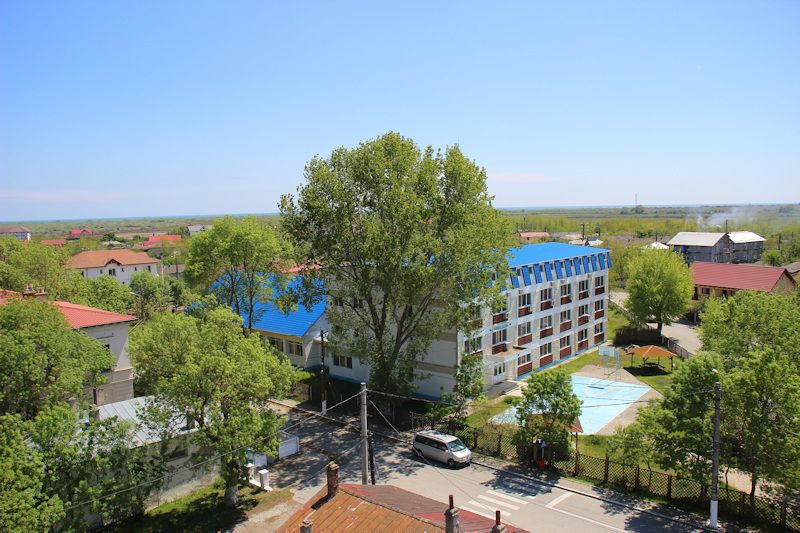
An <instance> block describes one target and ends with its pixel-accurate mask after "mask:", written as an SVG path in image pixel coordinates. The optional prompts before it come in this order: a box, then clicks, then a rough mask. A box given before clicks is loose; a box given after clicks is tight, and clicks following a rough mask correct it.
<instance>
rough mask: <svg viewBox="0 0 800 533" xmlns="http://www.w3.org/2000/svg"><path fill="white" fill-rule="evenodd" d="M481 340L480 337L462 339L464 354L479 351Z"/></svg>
mask: <svg viewBox="0 0 800 533" xmlns="http://www.w3.org/2000/svg"><path fill="white" fill-rule="evenodd" d="M482 340H483V339H481V338H480V337H475V338H474V339H464V353H467V354H470V353H475V352H477V351H479V350H480V349H481V348H482V346H481V345H482V344H483V343H482Z"/></svg>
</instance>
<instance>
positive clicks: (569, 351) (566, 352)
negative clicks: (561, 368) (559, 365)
mask: <svg viewBox="0 0 800 533" xmlns="http://www.w3.org/2000/svg"><path fill="white" fill-rule="evenodd" d="M570 355H572V348H570V347H569V346H567V347H566V348H561V351H560V352H558V358H559V359H564V358H565V357H569V356H570Z"/></svg>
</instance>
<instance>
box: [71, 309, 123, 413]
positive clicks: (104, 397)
mask: <svg viewBox="0 0 800 533" xmlns="http://www.w3.org/2000/svg"><path fill="white" fill-rule="evenodd" d="M128 324H129V323H128V322H122V323H118V324H107V325H103V326H93V327H89V328H83V329H81V331H82V332H83V333H85V334H86V335H88V336H90V337H92V338H94V339H97V341H98V342H99V343H100V344H103V345H105V346H108V349H109V351H110V352H111V353H112V354H114V357H115V358H116V364H115V365H114V368H113V369H112V370H111V372H108V373H106V378H107V382H106V383H105V384H103V385H101V386H100V387H98V388H97V396H96V401H97V405H104V404H107V403H114V402H121V401H123V400H130V399H131V398H133V368H131V360H130V357H129V355H128Z"/></svg>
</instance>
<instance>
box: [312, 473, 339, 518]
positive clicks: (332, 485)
mask: <svg viewBox="0 0 800 533" xmlns="http://www.w3.org/2000/svg"><path fill="white" fill-rule="evenodd" d="M327 474H328V498H333V497H334V496H336V493H337V492H339V465H337V464H336V463H334V462H330V463H328V468H327ZM309 531H311V530H310V529H309Z"/></svg>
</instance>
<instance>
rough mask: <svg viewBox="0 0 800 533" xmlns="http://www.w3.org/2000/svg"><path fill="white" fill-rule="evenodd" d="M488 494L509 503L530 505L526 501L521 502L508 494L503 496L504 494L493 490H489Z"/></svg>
mask: <svg viewBox="0 0 800 533" xmlns="http://www.w3.org/2000/svg"><path fill="white" fill-rule="evenodd" d="M486 493H487V494H491V495H492V496H497V497H498V498H505V499H506V500H508V501H511V502H514V503H518V504H520V505H526V504H527V503H528V502H526V501H525V500H520V499H519V498H514V497H512V496H509V495H508V494H503V493H502V492H496V491H493V490H487V491H486Z"/></svg>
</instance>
